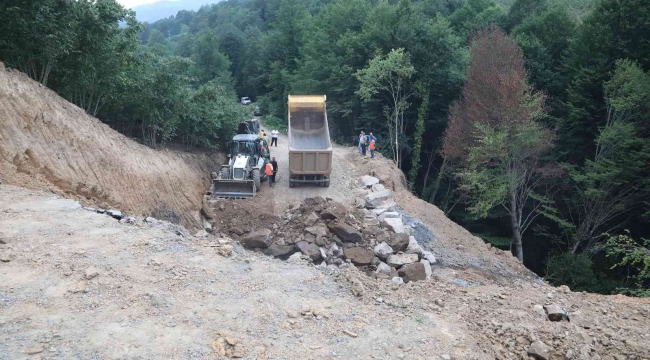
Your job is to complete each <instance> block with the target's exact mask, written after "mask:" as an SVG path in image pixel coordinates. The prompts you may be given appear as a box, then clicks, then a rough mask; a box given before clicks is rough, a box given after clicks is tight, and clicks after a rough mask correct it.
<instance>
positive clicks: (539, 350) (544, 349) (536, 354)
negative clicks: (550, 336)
mask: <svg viewBox="0 0 650 360" xmlns="http://www.w3.org/2000/svg"><path fill="white" fill-rule="evenodd" d="M552 351H553V350H552V349H551V348H550V347H549V346H548V345H546V344H544V343H543V342H541V341H535V342H534V343H533V344H532V345H530V347H529V348H528V356H532V357H533V358H534V359H536V360H548V359H549V358H550V356H551V353H552Z"/></svg>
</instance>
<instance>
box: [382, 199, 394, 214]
mask: <svg viewBox="0 0 650 360" xmlns="http://www.w3.org/2000/svg"><path fill="white" fill-rule="evenodd" d="M397 208H398V206H397V203H396V202H395V201H393V200H392V199H390V200H386V201H384V202H383V203H381V204H380V205H379V206H377V209H383V210H384V211H390V212H396V211H397Z"/></svg>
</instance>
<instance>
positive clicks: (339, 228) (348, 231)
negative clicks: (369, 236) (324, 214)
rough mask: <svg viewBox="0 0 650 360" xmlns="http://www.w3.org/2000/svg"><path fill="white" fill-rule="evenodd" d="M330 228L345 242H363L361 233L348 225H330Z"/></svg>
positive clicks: (340, 223)
mask: <svg viewBox="0 0 650 360" xmlns="http://www.w3.org/2000/svg"><path fill="white" fill-rule="evenodd" d="M328 227H329V229H330V231H331V232H333V233H334V234H336V236H338V237H339V239H341V241H343V242H349V243H358V242H362V241H363V236H362V235H361V233H360V232H359V231H357V229H355V228H353V227H352V226H350V225H348V224H346V223H342V222H337V223H330V224H329V225H328Z"/></svg>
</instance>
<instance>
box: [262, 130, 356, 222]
mask: <svg viewBox="0 0 650 360" xmlns="http://www.w3.org/2000/svg"><path fill="white" fill-rule="evenodd" d="M262 128H263V129H265V130H267V131H266V132H267V133H268V134H269V138H268V140H269V142H270V140H271V138H270V133H271V130H273V129H270V128H267V127H265V126H264V125H263V126H262ZM349 153H350V148H347V147H344V146H340V145H337V144H333V158H332V174H331V182H330V186H329V187H319V186H315V185H302V186H299V187H294V188H289V137H288V136H287V135H286V134H280V135H279V137H278V145H277V147H276V146H273V147H271V156H272V157H275V158H276V161H277V162H278V175H277V177H276V181H277V184H276V185H275V186H274V187H273V188H272V189H270V190H271V194H270V196H272V197H273V204H274V213H275V214H276V215H281V214H282V213H283V212H284V211H285V210H286V209H287V206H289V205H292V204H297V203H300V202H301V201H302V200H303V199H304V198H307V197H313V196H322V197H324V198H327V197H329V198H332V199H334V200H336V201H338V202H341V203H344V204H350V203H351V202H352V200H354V198H353V197H351V196H350V194H351V193H352V190H353V189H355V188H358V184H357V181H358V177H359V176H358V174H357V170H356V168H355V167H354V165H353V164H351V163H350V162H349V161H348V160H347V155H348V154H349ZM268 193H269V184H268V183H263V184H262V193H261V194H260V195H262V196H269V194H268Z"/></svg>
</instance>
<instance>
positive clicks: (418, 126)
mask: <svg viewBox="0 0 650 360" xmlns="http://www.w3.org/2000/svg"><path fill="white" fill-rule="evenodd" d="M421 98H422V103H421V104H420V107H419V108H418V120H417V121H416V123H415V132H414V133H413V156H412V157H411V169H410V170H409V176H408V177H409V187H410V188H411V190H413V188H414V187H415V181H416V179H417V177H418V173H419V172H420V166H421V164H420V153H421V152H422V142H423V141H424V139H423V138H422V137H423V136H424V124H425V118H426V117H427V110H428V108H429V90H424V93H423V94H422V96H421Z"/></svg>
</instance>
